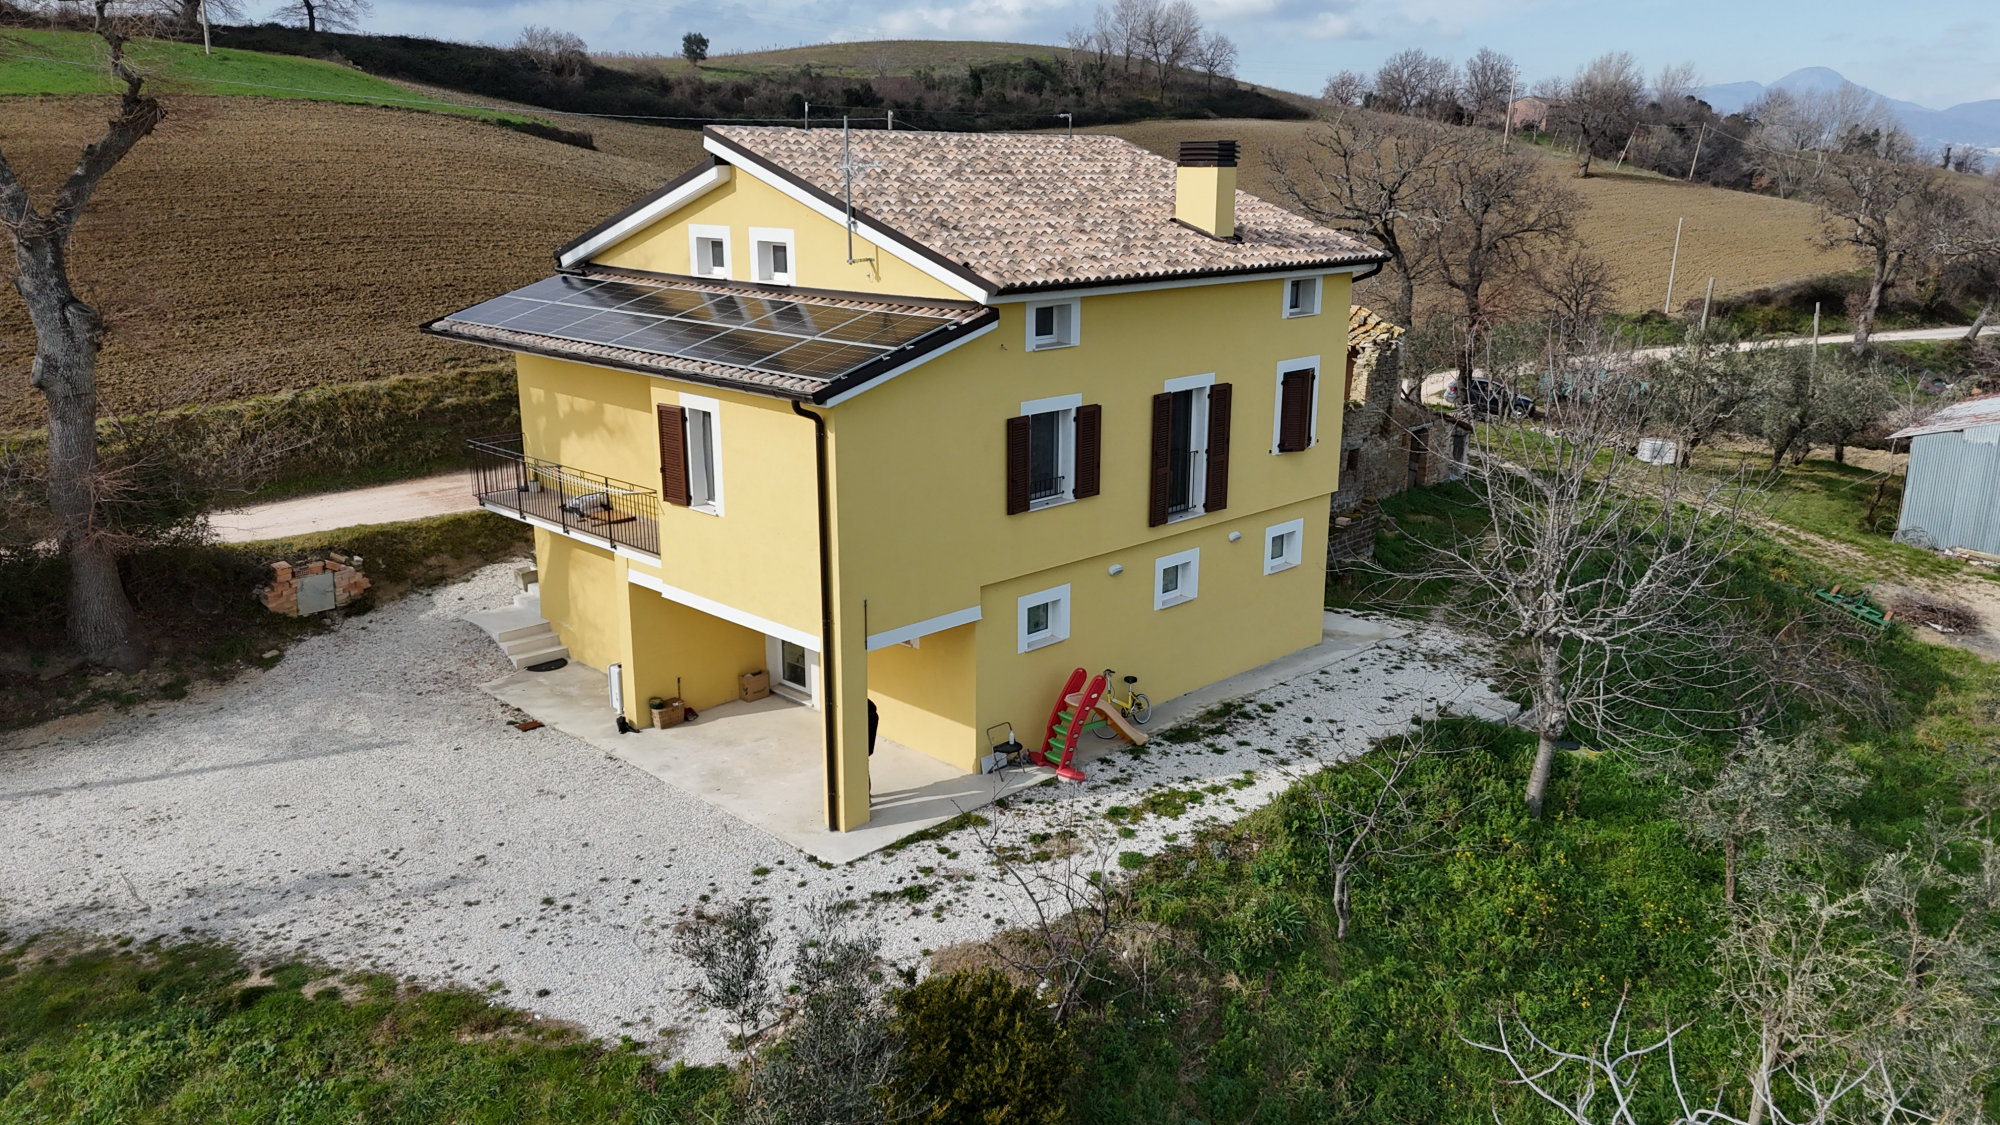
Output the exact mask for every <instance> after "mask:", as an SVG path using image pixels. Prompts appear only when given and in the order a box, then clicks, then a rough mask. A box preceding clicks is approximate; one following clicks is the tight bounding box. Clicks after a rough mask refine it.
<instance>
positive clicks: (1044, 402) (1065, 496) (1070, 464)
mask: <svg viewBox="0 0 2000 1125" xmlns="http://www.w3.org/2000/svg"><path fill="white" fill-rule="evenodd" d="M1082 407H1083V396H1082V395H1080V394H1074V395H1056V396H1055V397H1053V398H1037V399H1030V400H1029V401H1027V402H1024V403H1022V404H1021V417H1023V418H1028V417H1033V416H1034V415H1036V414H1054V415H1056V472H1057V473H1059V474H1060V475H1061V476H1062V479H1063V490H1062V491H1061V492H1059V493H1057V494H1056V495H1054V496H1045V497H1043V498H1042V499H1040V500H1032V501H1030V502H1029V503H1028V510H1029V511H1031V512H1038V511H1040V510H1042V509H1043V508H1053V507H1055V506H1056V505H1058V504H1067V503H1070V502H1071V501H1073V500H1075V499H1076V412H1077V411H1078V410H1080V409H1082Z"/></svg>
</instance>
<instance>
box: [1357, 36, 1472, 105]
mask: <svg viewBox="0 0 2000 1125" xmlns="http://www.w3.org/2000/svg"><path fill="white" fill-rule="evenodd" d="M1369 107H1370V108H1372V109H1377V110H1380V111H1382V112H1384V113H1401V114H1409V115H1412V116H1421V117H1430V118H1433V119H1437V118H1448V117H1451V116H1453V115H1454V113H1455V111H1456V110H1457V108H1458V68H1457V67H1454V66H1452V65H1451V60H1450V59H1444V58H1438V57H1436V56H1433V55H1429V54H1426V53H1425V52H1424V50H1423V49H1422V48H1420V47H1411V48H1409V49H1408V50H1404V51H1398V52H1396V53H1395V54H1393V55H1390V56H1389V58H1388V59H1387V60H1386V61H1385V62H1383V64H1382V67H1381V69H1380V70H1377V71H1376V72H1375V98H1374V100H1373V101H1372V102H1370V103H1369Z"/></svg>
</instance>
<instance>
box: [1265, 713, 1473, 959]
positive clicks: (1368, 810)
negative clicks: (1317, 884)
mask: <svg viewBox="0 0 2000 1125" xmlns="http://www.w3.org/2000/svg"><path fill="white" fill-rule="evenodd" d="M1451 753H1455V751H1451V750H1442V749H1438V748H1436V747H1434V746H1433V745H1432V744H1431V742H1430V740H1429V738H1428V737H1426V736H1425V735H1422V734H1416V735H1405V736H1401V737H1397V738H1391V739H1388V740H1386V741H1385V742H1382V743H1380V744H1378V745H1377V746H1375V747H1374V748H1373V749H1371V750H1370V751H1369V752H1368V753H1366V754H1363V755H1362V756H1361V757H1359V758H1356V759H1354V760H1353V761H1352V762H1350V763H1344V764H1342V765H1339V766H1336V767H1329V768H1325V769H1323V770H1322V772H1321V773H1320V774H1319V775H1318V776H1317V777H1314V778H1309V779H1307V780H1306V781H1305V783H1304V784H1303V785H1302V787H1301V788H1302V789H1303V790H1304V792H1305V795H1306V799H1307V800H1308V801H1309V802H1311V804H1312V808H1313V813H1314V816H1315V818H1316V819H1317V821H1318V833H1319V839H1320V843H1321V845H1322V846H1324V847H1325V848H1326V868H1327V873H1328V874H1330V875H1332V876H1333V912H1334V916H1335V918H1336V919H1337V921H1336V924H1335V929H1334V935H1333V936H1334V938H1335V940H1337V941H1346V940H1347V931H1348V928H1349V926H1350V924H1351V923H1352V921H1353V917H1354V910H1353V885H1354V877H1355V875H1356V873H1357V872H1359V871H1360V870H1361V869H1362V868H1363V867H1365V866H1366V865H1368V864H1371V863H1402V862H1408V861H1411V860H1416V859H1423V858H1427V857H1430V856H1435V855H1437V854H1439V848H1438V847H1437V841H1438V838H1439V837H1440V836H1442V835H1444V834H1445V833H1446V832H1447V831H1448V830H1449V824H1448V823H1445V822H1443V821H1441V820H1440V813H1443V812H1445V810H1440V809H1435V808H1429V807H1426V805H1425V803H1424V798H1423V795H1422V794H1421V793H1415V792H1412V789H1413V783H1414V781H1415V779H1414V778H1413V777H1412V776H1411V774H1412V771H1414V770H1415V769H1416V768H1417V767H1418V766H1419V765H1420V764H1422V763H1423V761H1424V760H1425V759H1427V758H1433V757H1437V756H1439V755H1444V754H1451ZM1335 768H1337V769H1351V770H1357V771H1360V772H1361V773H1365V774H1366V775H1367V776H1368V781H1367V783H1366V784H1365V785H1364V786H1363V789H1364V794H1363V795H1362V796H1361V798H1360V799H1358V800H1352V799H1349V798H1348V797H1347V796H1346V795H1344V794H1343V792H1342V791H1341V786H1340V785H1339V779H1338V778H1337V777H1335V776H1334V775H1333V773H1332V772H1331V769H1335ZM1449 811H1450V812H1451V813H1458V812H1462V811H1463V810H1462V809H1452V810H1449Z"/></svg>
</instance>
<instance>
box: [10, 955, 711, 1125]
mask: <svg viewBox="0 0 2000 1125" xmlns="http://www.w3.org/2000/svg"><path fill="white" fill-rule="evenodd" d="M0 942H7V937H6V935H0ZM729 1082H730V1076H729V1074H728V1072H727V1071H725V1070H722V1069H720V1068H707V1069H695V1068H686V1067H679V1066H675V1067H672V1068H664V1069H663V1068H660V1067H658V1066H657V1065H656V1063H655V1060H653V1059H651V1058H649V1057H647V1056H646V1055H643V1054H641V1053H640V1052H639V1051H637V1050H636V1049H633V1048H632V1047H630V1046H615V1047H613V1046H605V1045H603V1044H599V1043H594V1042H592V1041H590V1040H588V1039H586V1038H584V1037H583V1036H581V1035H579V1034H577V1033H576V1032H575V1031H573V1030H571V1029H568V1028H566V1027H563V1026H561V1025H558V1024H552V1023H548V1022H545V1021H541V1020H537V1019H534V1018H533V1017H530V1016H527V1015H524V1014H522V1013H520V1012H518V1011H514V1010H512V1009H509V1008H503V1007H498V1006H496V1005H493V1004H491V1003H489V1002H488V1001H487V1000H486V999H485V998H483V997H480V996H477V995H473V994H471V993H466V992H455V991H425V990H419V989H412V988H407V987H399V985H398V984H397V982H396V981H395V980H394V979H393V978H390V977H385V976H379V975H372V974H356V975H348V976H342V977H336V976H334V975H331V974H329V973H328V972H327V971H326V970H325V969H323V968H320V967H317V966H313V965H308V964H297V963H295V964H287V965H279V966H272V967H267V968H264V969H263V970H262V971H261V972H258V973H256V974H255V975H253V973H252V971H251V967H250V966H247V965H245V964H243V963H242V962H241V961H240V960H239V959H238V958H237V956H236V955H235V954H233V953H231V952H229V951H228V950H225V949H219V948H216V947H214V946H208V945H178V946H168V945H160V944H151V945H145V946H138V947H126V948H120V949H112V948H102V947H100V948H95V949H89V950H86V951H81V952H76V951H53V950H47V949H46V947H44V948H37V947H36V946H35V945H34V944H32V943H29V942H27V941H25V940H23V939H21V938H20V937H19V936H18V935H17V936H16V937H15V938H14V940H13V941H12V942H11V943H8V944H6V945H4V946H0V1123H13V1122H22V1123H26V1122H45V1121H76V1122H99V1121H101V1122H120V1123H125V1125H131V1123H148V1125H151V1123H160V1125H165V1123H169V1122H189V1123H195V1122H200V1123H210V1122H253V1121H255V1122H264V1121H273V1122H276V1121H282V1122H288V1123H299V1125H306V1123H319V1122H326V1123H333V1122H342V1123H347V1122H368V1123H371V1125H387V1123H391V1122H410V1123H413V1125H414V1123H424V1125H431V1123H439V1122H494V1123H499V1122H508V1123H513V1122H552V1121H578V1122H580V1121H589V1122H621V1123H622V1122H635V1123H636V1122H662V1123H664V1122H681V1121H688V1122H693V1121H708V1120H714V1119H716V1117H715V1116H712V1115H719V1114H723V1113H726V1112H727V1108H728V1104H729V1102H728V1085H729Z"/></svg>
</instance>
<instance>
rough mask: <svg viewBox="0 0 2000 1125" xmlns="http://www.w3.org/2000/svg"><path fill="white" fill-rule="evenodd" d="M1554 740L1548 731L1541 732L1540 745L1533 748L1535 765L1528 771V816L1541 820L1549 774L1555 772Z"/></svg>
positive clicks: (1546, 796) (1547, 791) (1547, 793)
mask: <svg viewBox="0 0 2000 1125" xmlns="http://www.w3.org/2000/svg"><path fill="white" fill-rule="evenodd" d="M1555 763H1556V740H1555V736H1554V735H1552V734H1550V733H1549V732H1548V731H1546V730H1544V731H1542V737H1541V741H1540V743H1539V744H1538V745H1537V746H1536V747H1535V765H1534V768H1533V769H1530V770H1529V771H1528V792H1527V804H1528V815H1529V816H1531V817H1534V818H1535V819H1536V820H1540V819H1542V803H1543V802H1544V801H1546V800H1548V796H1549V774H1551V773H1553V772H1554V770H1555Z"/></svg>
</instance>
